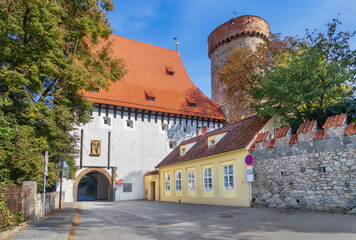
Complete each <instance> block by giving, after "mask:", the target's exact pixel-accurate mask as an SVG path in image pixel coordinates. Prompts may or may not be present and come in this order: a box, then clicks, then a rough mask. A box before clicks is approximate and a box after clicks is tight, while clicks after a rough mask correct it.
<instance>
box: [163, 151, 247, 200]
mask: <svg viewBox="0 0 356 240" xmlns="http://www.w3.org/2000/svg"><path fill="white" fill-rule="evenodd" d="M247 154H248V151H247V150H246V149H239V150H234V151H230V152H227V153H221V154H216V155H213V156H209V157H204V158H200V159H196V160H191V161H187V162H184V163H179V164H174V165H170V166H165V167H161V168H160V169H159V174H160V185H161V187H160V198H161V201H170V202H185V203H202V204H216V205H231V206H250V186H249V183H248V182H246V164H245V157H246V155H247ZM227 164H233V165H234V184H235V187H234V189H227V190H225V189H224V186H223V166H224V165H227ZM204 168H212V169H213V189H212V190H211V191H206V190H204V181H203V171H204ZM188 170H195V173H196V176H195V184H196V190H195V191H188ZM177 171H181V172H182V191H176V188H175V185H176V184H175V173H176V172H177ZM165 173H170V174H171V191H169V192H168V191H165V180H164V176H165Z"/></svg>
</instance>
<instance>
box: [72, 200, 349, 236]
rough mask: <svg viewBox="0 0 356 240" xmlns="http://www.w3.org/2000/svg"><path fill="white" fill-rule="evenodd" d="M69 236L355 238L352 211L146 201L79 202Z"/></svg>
mask: <svg viewBox="0 0 356 240" xmlns="http://www.w3.org/2000/svg"><path fill="white" fill-rule="evenodd" d="M73 239H75V240H81V239H85V240H88V239H105V240H109V239H115V240H116V239H125V240H126V239H129V240H131V239H134V240H136V239H159V240H160V239H162V240H166V239H170V240H171V239H180V240H184V239H241V240H250V239H256V240H262V239H272V240H275V239H278V240H279V239H283V240H293V239H298V240H300V239H303V240H308V239H313V240H314V239H320V240H321V239H322V240H338V239H343V240H344V239H345V240H356V216H355V215H353V216H351V215H341V214H327V213H313V212H299V211H287V210H276V209H264V208H239V207H224V206H209V205H194V204H179V203H164V202H149V201H124V202H115V203H109V202H82V203H81V211H80V221H79V226H78V227H77V229H76V230H75V231H74V236H73Z"/></svg>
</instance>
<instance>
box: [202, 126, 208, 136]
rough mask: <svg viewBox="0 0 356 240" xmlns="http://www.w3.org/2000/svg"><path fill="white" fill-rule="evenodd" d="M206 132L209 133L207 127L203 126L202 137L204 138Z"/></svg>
mask: <svg viewBox="0 0 356 240" xmlns="http://www.w3.org/2000/svg"><path fill="white" fill-rule="evenodd" d="M206 132H207V127H205V126H203V127H202V128H201V135H202V136H204V135H205V133H206Z"/></svg>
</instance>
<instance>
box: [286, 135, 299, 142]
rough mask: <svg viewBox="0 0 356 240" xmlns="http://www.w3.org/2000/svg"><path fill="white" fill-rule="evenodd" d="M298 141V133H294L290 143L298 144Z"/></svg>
mask: <svg viewBox="0 0 356 240" xmlns="http://www.w3.org/2000/svg"><path fill="white" fill-rule="evenodd" d="M297 142H298V135H297V134H294V135H293V136H292V137H291V138H290V140H289V142H288V144H296V143H297Z"/></svg>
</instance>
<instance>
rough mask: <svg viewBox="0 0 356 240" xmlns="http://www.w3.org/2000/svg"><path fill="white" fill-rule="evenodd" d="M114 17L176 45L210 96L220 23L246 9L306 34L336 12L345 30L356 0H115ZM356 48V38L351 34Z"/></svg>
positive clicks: (129, 31) (146, 37)
mask: <svg viewBox="0 0 356 240" xmlns="http://www.w3.org/2000/svg"><path fill="white" fill-rule="evenodd" d="M114 2H115V10H114V11H113V12H112V13H110V15H109V19H110V22H111V26H112V28H113V30H114V33H115V34H117V35H120V36H123V37H127V38H131V39H135V40H138V41H142V42H146V43H150V44H153V45H157V46H160V47H165V48H170V49H175V41H174V40H173V38H174V37H176V36H177V38H178V42H179V46H178V51H179V54H180V56H181V58H182V60H183V63H184V65H185V67H186V69H187V71H188V74H189V76H190V78H191V79H192V81H193V82H194V83H195V84H196V85H197V86H198V87H199V88H200V89H201V90H202V91H203V92H204V93H205V94H206V95H207V96H208V97H210V95H211V91H210V60H209V58H208V44H207V38H208V36H209V34H210V33H211V32H212V31H213V30H214V29H215V28H216V27H218V26H219V25H221V24H222V23H224V22H226V21H228V20H229V19H231V18H233V17H234V14H233V12H235V11H236V12H237V15H238V16H241V15H256V16H259V17H262V18H263V19H265V20H266V21H267V22H268V23H269V25H270V28H271V31H272V32H274V33H282V34H283V35H284V36H287V35H289V36H295V35H299V36H304V33H305V29H306V28H309V29H318V30H319V31H325V30H326V26H325V24H326V23H327V22H330V21H331V20H332V19H333V18H335V17H336V16H337V14H338V13H340V14H341V16H340V17H339V18H340V20H341V21H342V23H343V24H342V27H341V28H340V29H341V30H349V31H354V30H356V0H284V1H281V0H245V1H240V0H186V1H183V0H126V1H124V0H114ZM351 46H352V48H353V49H355V48H356V38H354V39H353V40H352V44H351Z"/></svg>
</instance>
